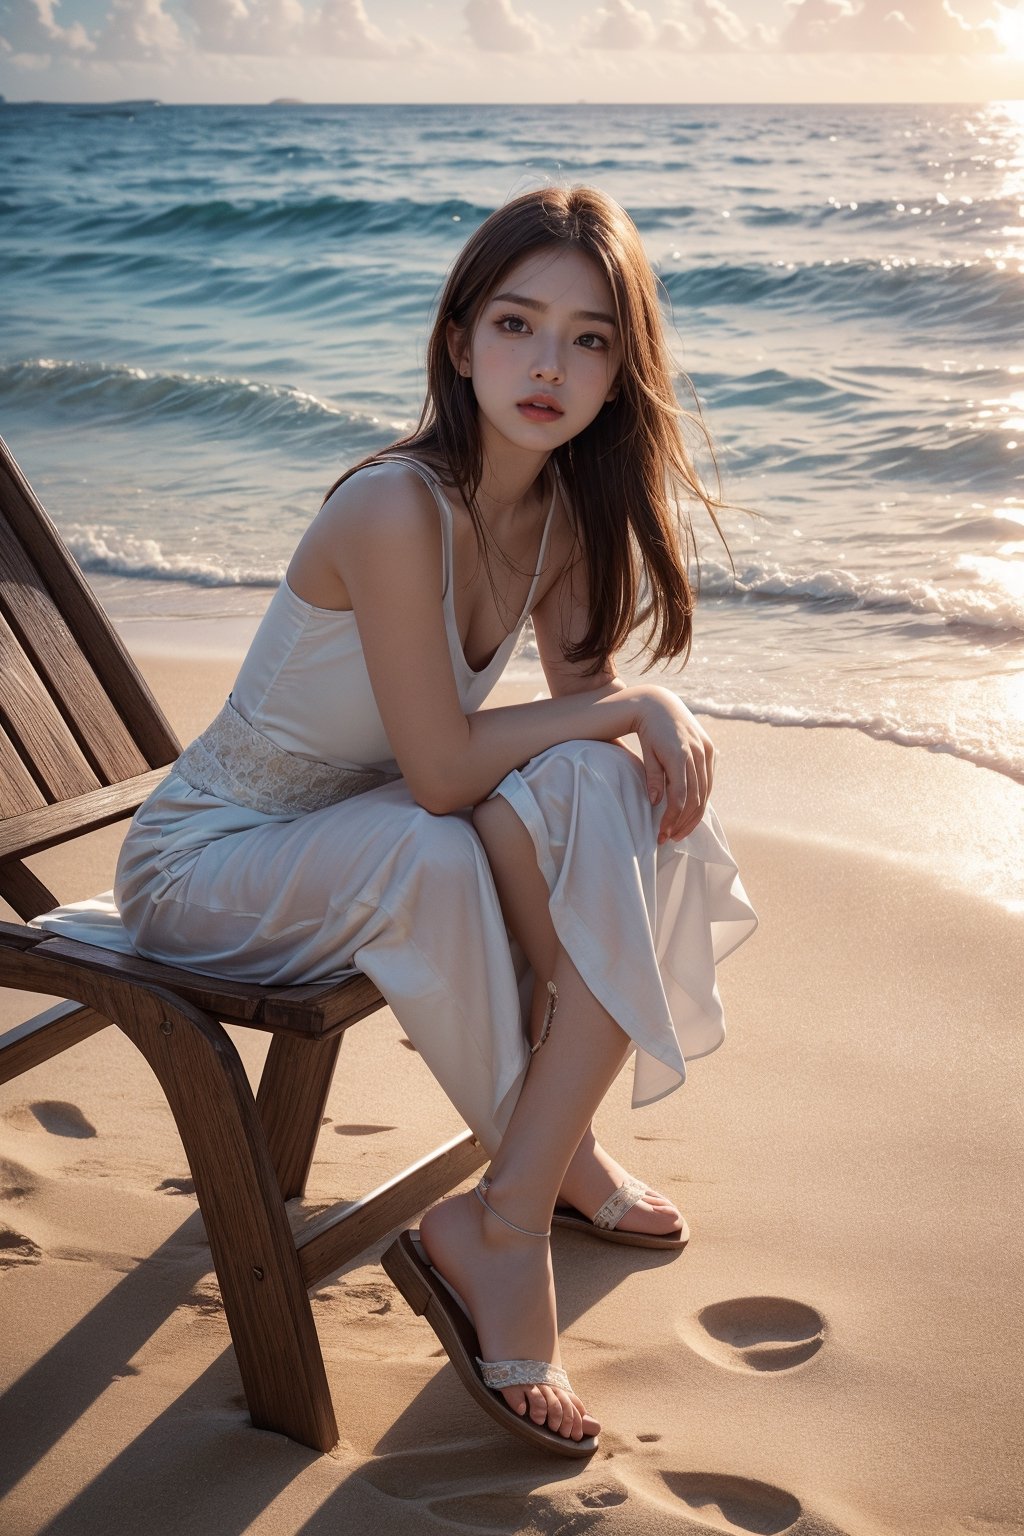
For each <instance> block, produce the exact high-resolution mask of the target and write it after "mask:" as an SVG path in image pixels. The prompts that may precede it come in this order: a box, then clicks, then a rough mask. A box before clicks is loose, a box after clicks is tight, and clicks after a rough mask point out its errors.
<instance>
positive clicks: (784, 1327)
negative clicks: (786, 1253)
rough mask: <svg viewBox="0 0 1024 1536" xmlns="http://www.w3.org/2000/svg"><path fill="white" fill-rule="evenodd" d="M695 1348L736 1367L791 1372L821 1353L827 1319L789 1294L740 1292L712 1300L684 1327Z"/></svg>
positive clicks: (710, 1358)
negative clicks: (726, 1297) (758, 1294)
mask: <svg viewBox="0 0 1024 1536" xmlns="http://www.w3.org/2000/svg"><path fill="white" fill-rule="evenodd" d="M680 1331H681V1332H682V1333H683V1335H684V1337H685V1338H686V1341H687V1343H688V1344H690V1346H691V1347H692V1348H693V1349H695V1350H696V1351H697V1353H698V1354H701V1355H704V1356H705V1358H706V1359H708V1360H713V1361H714V1362H715V1364H716V1365H724V1366H727V1367H729V1368H730V1369H732V1370H746V1371H788V1370H792V1368H793V1366H795V1365H802V1364H803V1362H804V1361H805V1360H809V1359H810V1358H811V1356H812V1355H815V1354H817V1352H818V1350H819V1349H820V1348H821V1346H822V1344H823V1343H824V1342H825V1319H824V1318H823V1317H822V1315H821V1313H820V1312H816V1311H815V1310H814V1308H813V1307H809V1306H807V1304H806V1303H805V1302H802V1301H791V1300H789V1299H788V1297H785V1296H735V1297H733V1298H732V1299H731V1300H729V1301H716V1302H712V1304H711V1305H710V1306H707V1307H703V1308H702V1309H701V1311H700V1312H698V1313H697V1316H696V1318H688V1319H687V1320H686V1322H685V1323H684V1324H683V1326H682V1328H681V1330H680Z"/></svg>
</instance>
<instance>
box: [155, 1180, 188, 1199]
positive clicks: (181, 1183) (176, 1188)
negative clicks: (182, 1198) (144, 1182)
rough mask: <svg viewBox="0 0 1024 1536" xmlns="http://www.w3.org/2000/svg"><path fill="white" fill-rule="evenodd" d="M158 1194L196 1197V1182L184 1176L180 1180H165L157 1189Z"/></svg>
mask: <svg viewBox="0 0 1024 1536" xmlns="http://www.w3.org/2000/svg"><path fill="white" fill-rule="evenodd" d="M156 1192H157V1194H158V1195H159V1194H168V1195H194V1194H195V1192H196V1181H195V1179H190V1178H186V1177H184V1176H182V1177H181V1178H180V1179H163V1180H161V1182H160V1183H159V1184H158V1185H157V1187H156Z"/></svg>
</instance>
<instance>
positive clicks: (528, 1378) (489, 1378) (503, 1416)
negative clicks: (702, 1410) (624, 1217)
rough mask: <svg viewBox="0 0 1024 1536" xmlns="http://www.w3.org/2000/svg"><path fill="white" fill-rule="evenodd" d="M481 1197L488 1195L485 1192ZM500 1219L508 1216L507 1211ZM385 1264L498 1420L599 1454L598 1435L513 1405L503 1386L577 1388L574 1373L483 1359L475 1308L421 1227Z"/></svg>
mask: <svg viewBox="0 0 1024 1536" xmlns="http://www.w3.org/2000/svg"><path fill="white" fill-rule="evenodd" d="M480 1198H481V1199H483V1195H482V1194H481V1195H480ZM484 1203H485V1204H486V1201H485V1202H484ZM488 1209H489V1210H493V1207H491V1206H488ZM494 1214H495V1215H497V1212H496V1211H495V1212H494ZM500 1219H501V1220H504V1217H502V1218H500ZM532 1235H534V1236H537V1237H540V1236H542V1235H545V1234H541V1233H535V1234H532ZM381 1264H382V1265H383V1266H384V1269H385V1271H386V1273H387V1274H388V1276H389V1278H390V1279H391V1280H392V1282H393V1283H394V1284H395V1285H396V1286H397V1287H398V1289H399V1290H400V1291H401V1293H402V1295H403V1296H404V1297H405V1299H406V1301H407V1302H408V1303H409V1305H410V1307H411V1308H412V1310H413V1311H414V1312H415V1314H416V1316H417V1317H422V1318H425V1319H426V1321H427V1322H428V1323H429V1324H430V1326H431V1328H433V1330H434V1332H435V1334H436V1335H437V1337H438V1340H439V1341H440V1343H441V1345H442V1347H443V1348H444V1351H445V1354H446V1355H447V1356H448V1358H449V1360H450V1361H451V1363H452V1365H453V1366H454V1367H455V1370H456V1372H457V1374H458V1376H459V1378H460V1380H461V1381H462V1384H463V1386H465V1387H466V1388H467V1389H468V1391H469V1394H470V1396H471V1397H473V1398H474V1399H475V1400H476V1402H477V1403H479V1405H480V1407H481V1408H482V1409H483V1410H484V1412H485V1413H488V1414H490V1416H491V1418H492V1419H495V1420H497V1422H498V1423H499V1424H500V1425H501V1426H502V1428H503V1429H507V1430H509V1431H510V1432H511V1433H512V1434H513V1435H519V1436H520V1438H521V1439H523V1440H529V1441H530V1443H531V1444H532V1445H535V1446H538V1447H540V1448H541V1449H542V1450H545V1451H554V1452H555V1453H556V1454H557V1455H560V1456H574V1457H580V1458H582V1457H586V1456H593V1454H594V1452H595V1451H596V1450H597V1446H598V1441H597V1436H596V1435H585V1436H584V1437H583V1439H582V1440H570V1439H569V1438H568V1437H567V1436H565V1435H559V1434H556V1433H555V1431H554V1430H553V1429H548V1427H547V1426H546V1425H544V1424H534V1423H533V1422H532V1420H530V1419H529V1418H521V1417H520V1416H519V1414H517V1413H515V1412H514V1411H513V1409H511V1408H510V1407H509V1405H508V1403H507V1402H506V1401H505V1399H504V1398H503V1397H502V1396H501V1394H500V1391H499V1388H501V1387H526V1386H551V1387H558V1388H559V1389H560V1390H561V1391H563V1392H571V1391H572V1388H571V1387H570V1385H569V1378H568V1376H566V1374H565V1372H564V1371H563V1370H562V1369H561V1368H560V1367H559V1366H555V1365H548V1364H546V1363H545V1362H544V1361H541V1360H495V1361H486V1360H481V1359H480V1355H479V1349H480V1343H479V1340H478V1339H477V1336H476V1329H475V1328H474V1327H473V1324H472V1322H471V1320H470V1318H469V1314H468V1313H467V1312H466V1310H465V1308H464V1307H463V1306H462V1305H461V1303H460V1302H459V1301H458V1299H457V1297H456V1295H455V1292H454V1291H453V1290H452V1289H451V1287H450V1286H449V1285H448V1284H447V1283H446V1282H445V1280H444V1279H443V1278H442V1276H441V1275H440V1274H439V1273H438V1271H437V1270H436V1269H434V1268H433V1266H432V1265H431V1264H430V1263H429V1261H428V1260H427V1256H426V1254H425V1253H424V1252H423V1247H422V1244H421V1243H420V1240H419V1234H418V1233H416V1232H403V1233H402V1234H401V1236H400V1237H398V1238H396V1239H395V1241H394V1242H393V1243H392V1244H391V1246H390V1248H388V1249H387V1250H386V1251H385V1253H384V1254H383V1255H382V1257H381Z"/></svg>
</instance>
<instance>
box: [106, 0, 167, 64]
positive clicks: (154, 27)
mask: <svg viewBox="0 0 1024 1536" xmlns="http://www.w3.org/2000/svg"><path fill="white" fill-rule="evenodd" d="M183 46H184V40H183V38H182V35H181V32H180V31H179V29H178V23H177V22H176V21H175V19H174V17H173V16H168V14H167V12H166V11H165V10H164V8H163V0H114V4H113V7H112V8H111V10H110V11H108V12H107V20H106V25H105V27H104V28H103V31H102V32H101V33H100V35H99V37H98V38H97V40H96V54H97V57H99V58H104V59H136V60H153V59H165V58H168V57H169V56H170V55H171V54H175V53H178V52H179V51H180V50H181V48H182V47H183Z"/></svg>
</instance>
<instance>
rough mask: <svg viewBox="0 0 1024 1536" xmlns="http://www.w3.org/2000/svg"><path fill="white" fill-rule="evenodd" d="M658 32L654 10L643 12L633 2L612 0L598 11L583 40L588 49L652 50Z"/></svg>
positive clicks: (590, 22) (587, 24)
mask: <svg viewBox="0 0 1024 1536" xmlns="http://www.w3.org/2000/svg"><path fill="white" fill-rule="evenodd" d="M657 36H658V29H657V27H656V26H655V24H654V18H653V17H652V16H651V13H650V11H641V10H640V9H639V7H637V6H635V5H633V4H632V0H609V4H608V5H603V6H600V7H599V8H598V10H597V11H596V13H595V14H594V16H593V17H591V18H589V20H588V21H587V23H586V24H585V26H584V32H583V36H582V38H581V41H582V43H583V46H584V47H585V48H609V49H614V50H615V51H620V50H622V49H632V48H649V47H650V45H651V44H652V43H653V42H655V41H656V39H657Z"/></svg>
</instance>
